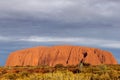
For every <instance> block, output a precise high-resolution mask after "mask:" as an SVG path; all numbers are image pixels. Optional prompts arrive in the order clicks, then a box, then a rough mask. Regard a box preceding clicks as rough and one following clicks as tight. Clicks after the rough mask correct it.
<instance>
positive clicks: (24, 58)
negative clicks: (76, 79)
mask: <svg viewBox="0 0 120 80" xmlns="http://www.w3.org/2000/svg"><path fill="white" fill-rule="evenodd" d="M80 62H84V63H89V64H91V65H100V64H117V61H116V59H115V58H114V56H113V55H112V53H110V52H108V51H104V50H101V49H97V48H90V47H83V46H70V45H61V46H52V47H47V46H38V47H33V48H27V49H23V50H18V51H15V52H12V53H11V54H10V55H9V57H8V59H7V61H6V64H5V66H28V65H29V66H39V65H49V66H55V65H56V64H63V65H64V66H66V65H77V64H79V63H80Z"/></svg>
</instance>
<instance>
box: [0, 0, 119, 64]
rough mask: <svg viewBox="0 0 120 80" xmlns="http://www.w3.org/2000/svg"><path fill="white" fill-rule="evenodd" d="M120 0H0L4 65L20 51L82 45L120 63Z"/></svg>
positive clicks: (1, 52) (2, 62)
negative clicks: (99, 51)
mask: <svg viewBox="0 0 120 80" xmlns="http://www.w3.org/2000/svg"><path fill="white" fill-rule="evenodd" d="M119 25H120V0H10V1H9V0H0V59H1V60H0V66H4V64H5V62H6V59H7V57H8V55H9V54H10V53H11V52H13V51H16V50H19V49H24V48H28V47H34V46H53V45H78V46H88V47H95V48H100V49H103V50H108V51H110V52H112V53H113V55H114V56H115V58H116V59H117V61H118V62H119V63H120V59H119V57H120V54H119V52H120V36H119V34H120V26H119Z"/></svg>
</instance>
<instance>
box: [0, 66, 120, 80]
mask: <svg viewBox="0 0 120 80" xmlns="http://www.w3.org/2000/svg"><path fill="white" fill-rule="evenodd" d="M0 80H120V65H98V66H91V65H77V66H63V65H62V64H57V65H56V66H54V67H50V66H45V65H44V66H24V67H21V66H14V67H0Z"/></svg>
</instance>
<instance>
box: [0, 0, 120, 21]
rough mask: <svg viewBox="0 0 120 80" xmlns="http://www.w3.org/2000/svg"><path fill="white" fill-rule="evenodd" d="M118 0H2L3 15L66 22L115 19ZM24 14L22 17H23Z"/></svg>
mask: <svg viewBox="0 0 120 80" xmlns="http://www.w3.org/2000/svg"><path fill="white" fill-rule="evenodd" d="M119 4H120V2H119V1H118V0H114V1H113V0H100V1H98V0H44V1H43V0H26V1H24V0H17V1H16V0H11V1H7V0H4V1H1V5H0V12H1V17H7V18H14V17H15V18H17V17H18V18H22V17H26V16H28V17H34V18H38V19H45V18H46V19H55V20H56V19H57V20H61V21H62V20H64V21H66V22H71V21H72V22H74V21H75V22H77V21H78V22H79V21H82V20H85V21H91V20H93V21H94V19H95V20H96V19H97V20H101V19H104V20H105V19H107V20H109V19H115V17H116V18H120V17H118V15H119V13H120V9H119ZM21 16H22V17H21Z"/></svg>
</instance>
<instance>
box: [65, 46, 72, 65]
mask: <svg viewBox="0 0 120 80" xmlns="http://www.w3.org/2000/svg"><path fill="white" fill-rule="evenodd" d="M72 49H73V48H72V47H71V49H70V52H69V53H68V54H69V55H68V58H67V61H66V64H68V63H69V59H70V56H71V54H72Z"/></svg>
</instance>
